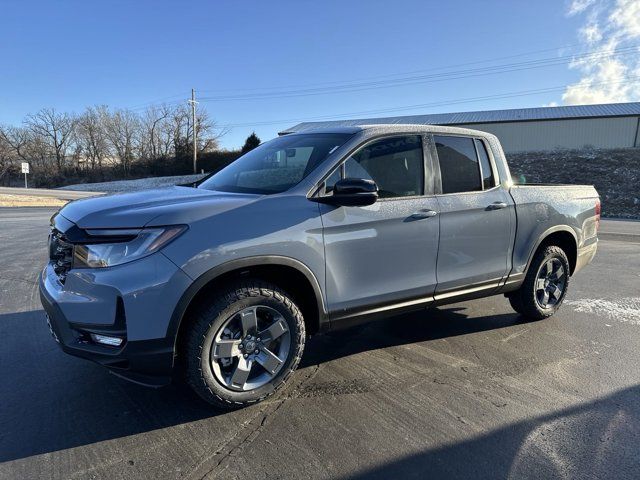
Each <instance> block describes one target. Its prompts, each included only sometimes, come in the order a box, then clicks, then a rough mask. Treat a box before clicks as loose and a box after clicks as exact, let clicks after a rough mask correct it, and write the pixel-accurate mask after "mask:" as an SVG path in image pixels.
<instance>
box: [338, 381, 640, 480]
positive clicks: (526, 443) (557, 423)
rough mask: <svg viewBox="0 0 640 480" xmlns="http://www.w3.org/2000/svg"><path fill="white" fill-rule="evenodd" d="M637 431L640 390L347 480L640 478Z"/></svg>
mask: <svg viewBox="0 0 640 480" xmlns="http://www.w3.org/2000/svg"><path fill="white" fill-rule="evenodd" d="M638 425H640V387H639V386H637V385H636V386H634V387H630V388H626V389H623V390H620V391H618V392H615V393H613V394H611V395H608V396H605V397H602V398H599V399H597V400H595V401H592V402H587V403H583V404H578V405H577V406H574V407H569V408H565V409H561V410H558V411H555V412H553V413H550V414H546V415H541V416H538V417H533V418H531V419H528V420H526V421H520V422H515V423H511V424H508V425H506V426H504V427H501V428H498V429H495V430H490V431H485V432H480V433H479V434H476V435H473V436H472V435H468V436H467V437H468V438H469V440H464V441H460V442H456V443H452V444H449V445H446V446H443V447H436V448H430V449H425V450H424V451H422V452H418V453H415V454H413V455H409V456H406V457H403V458H399V459H394V460H391V461H388V462H385V463H383V464H381V465H380V466H378V467H375V468H372V469H368V470H363V471H361V472H360V473H358V474H355V475H352V476H349V477H345V478H348V479H350V480H365V479H367V480H369V479H387V478H402V479H424V478H456V479H458V478H459V479H469V478H473V479H485V478H486V479H496V478H504V479H536V480H537V479H545V478H592V479H595V478H638V471H639V469H640V455H638V441H639V440H640V428H639V427H638Z"/></svg>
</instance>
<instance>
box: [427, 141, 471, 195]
mask: <svg viewBox="0 0 640 480" xmlns="http://www.w3.org/2000/svg"><path fill="white" fill-rule="evenodd" d="M433 138H434V140H435V142H436V149H437V151H438V160H439V162H440V176H441V177H442V193H456V192H473V191H477V190H482V184H481V183H480V168H479V166H478V157H477V156H476V149H475V147H474V145H473V139H472V138H469V137H452V136H440V135H434V137H433Z"/></svg>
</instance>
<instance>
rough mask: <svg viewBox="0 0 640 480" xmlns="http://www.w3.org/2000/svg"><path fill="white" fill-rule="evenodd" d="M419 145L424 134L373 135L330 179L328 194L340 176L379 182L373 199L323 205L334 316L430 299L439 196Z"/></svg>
mask: <svg viewBox="0 0 640 480" xmlns="http://www.w3.org/2000/svg"><path fill="white" fill-rule="evenodd" d="M423 144H424V141H423V137H422V136H421V135H394V136H389V137H385V138H382V139H378V140H374V141H371V142H369V143H368V144H365V145H364V146H363V147H361V148H360V149H359V150H357V151H356V153H354V154H353V155H351V156H350V157H349V158H347V159H346V160H345V162H344V163H343V164H342V165H341V166H340V167H338V168H337V169H336V170H335V172H334V173H333V174H332V175H331V176H330V177H329V178H328V179H327V181H326V186H325V191H326V193H327V194H330V192H331V189H332V187H333V185H334V184H335V182H336V181H338V180H339V179H340V178H365V179H370V180H373V181H375V182H376V184H377V185H378V189H379V199H378V201H377V202H376V203H374V204H373V205H370V206H366V207H343V206H334V205H328V204H320V209H321V218H322V224H323V234H324V245H325V262H326V282H327V284H326V295H327V304H328V308H329V311H330V312H332V319H333V320H335V319H336V318H346V317H351V316H355V315H359V314H361V313H366V312H369V311H372V310H373V311H380V310H381V311H385V310H394V309H395V308H396V307H401V306H403V305H402V304H409V305H414V304H415V305H418V304H425V303H429V302H430V301H431V299H432V296H433V293H434V291H435V287H436V283H437V282H436V259H437V249H438V236H439V225H438V217H437V214H438V202H437V200H436V198H435V197H434V196H433V177H432V175H431V171H432V170H431V168H430V166H431V162H430V158H429V162H428V165H429V168H428V169H425V159H426V158H428V157H425V149H424V148H423ZM425 185H426V188H425ZM404 306H407V305H404Z"/></svg>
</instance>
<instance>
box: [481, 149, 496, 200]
mask: <svg viewBox="0 0 640 480" xmlns="http://www.w3.org/2000/svg"><path fill="white" fill-rule="evenodd" d="M476 148H477V150H478V156H479V157H480V166H481V167H482V186H483V187H484V189H485V190H488V189H490V188H493V187H495V186H496V182H495V180H494V179H493V170H492V169H491V162H490V161H489V154H488V153H487V149H486V148H485V146H484V142H483V141H482V140H479V139H477V138H476Z"/></svg>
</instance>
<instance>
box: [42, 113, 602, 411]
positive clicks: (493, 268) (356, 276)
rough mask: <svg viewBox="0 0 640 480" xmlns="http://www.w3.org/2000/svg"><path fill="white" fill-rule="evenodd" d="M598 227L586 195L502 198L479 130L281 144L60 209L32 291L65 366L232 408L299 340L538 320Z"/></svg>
mask: <svg viewBox="0 0 640 480" xmlns="http://www.w3.org/2000/svg"><path fill="white" fill-rule="evenodd" d="M599 220H600V200H599V197H598V194H597V192H596V191H595V189H594V188H593V187H591V186H579V185H562V186H551V185H517V186H516V185H513V183H512V181H511V176H510V174H509V168H508V166H507V162H506V161H505V157H504V154H503V151H502V148H501V146H500V143H499V142H498V139H497V138H496V137H495V136H493V135H490V134H487V133H483V132H479V131H473V130H466V129H460V128H447V127H439V126H416V125H376V126H360V127H349V128H335V129H329V128H326V129H320V130H309V131H301V132H290V133H287V132H285V133H284V134H281V136H279V137H278V138H276V139H274V140H271V141H269V142H266V143H264V144H262V145H260V146H259V147H257V148H256V149H254V150H252V151H251V152H249V153H247V154H245V155H244V156H242V157H241V158H239V159H238V160H236V161H235V162H233V163H232V164H230V165H229V166H227V167H226V168H224V169H222V170H221V171H219V172H218V173H216V174H215V175H213V176H211V177H210V178H208V179H206V180H205V181H203V182H202V183H200V184H199V185H195V186H190V187H189V186H176V187H171V188H165V189H158V190H149V191H140V192H135V193H125V194H118V195H109V196H101V197H95V198H90V199H84V200H77V201H74V202H72V203H69V204H68V205H66V206H65V207H64V208H62V209H61V210H60V212H59V213H57V214H56V215H55V216H54V217H53V218H52V222H51V234H50V240H49V250H50V252H49V253H50V261H49V263H48V264H47V265H46V267H45V268H44V270H43V271H42V274H41V276H40V293H41V298H42V304H43V306H44V309H45V311H46V314H47V319H48V322H49V326H50V329H51V331H52V333H53V336H54V338H55V339H56V340H57V341H58V342H59V343H60V345H61V347H62V349H63V350H64V351H65V352H67V353H70V354H72V355H77V356H79V357H83V358H86V359H89V360H93V361H95V362H98V363H100V364H102V365H104V366H105V367H107V368H108V369H109V370H110V371H111V372H113V373H115V374H117V375H119V376H122V377H125V378H127V379H129V380H132V381H134V382H138V383H142V384H146V385H153V386H160V385H164V384H166V383H168V382H169V381H170V380H171V379H172V378H174V377H175V374H176V373H179V374H180V377H182V378H186V380H187V382H188V383H189V384H190V385H191V386H192V387H193V389H194V390H195V391H196V392H197V393H198V394H199V395H200V396H201V397H203V398H204V399H205V400H207V401H208V402H211V403H212V404H214V405H216V406H222V407H238V406H243V405H247V404H250V403H253V402H258V401H260V400H263V399H264V398H266V397H268V396H269V395H271V394H273V393H274V392H275V391H276V390H277V389H278V388H279V387H281V386H283V385H284V384H285V382H286V380H287V378H288V377H289V376H290V375H291V374H292V372H293V371H294V370H295V369H296V367H297V365H298V363H299V361H300V357H301V356H302V352H303V350H304V345H305V339H306V337H307V335H309V334H314V333H317V332H322V331H326V330H328V329H337V328H341V327H346V326H350V325H354V324H356V323H358V322H364V321H367V320H370V319H373V318H376V317H380V316H390V315H394V314H397V313H400V312H406V311H410V310H418V309H425V308H429V307H433V306H437V305H442V304H447V303H452V302H458V301H461V300H467V299H471V298H478V297H485V296H489V295H498V294H502V295H505V296H506V297H507V298H508V299H509V301H510V303H511V306H512V307H513V308H514V309H515V310H516V312H518V313H520V314H521V315H523V316H524V317H527V318H530V319H542V318H545V317H549V316H550V315H553V314H554V313H555V312H556V311H557V310H558V308H559V307H560V305H561V304H562V302H563V299H564V298H565V296H566V295H567V289H568V287H569V281H570V278H571V276H572V275H574V274H575V273H576V272H578V271H579V270H580V269H581V268H583V267H584V266H585V265H587V264H588V263H589V262H590V261H591V260H592V259H593V257H594V255H595V253H596V248H597V243H598V239H597V230H598V225H599Z"/></svg>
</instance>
